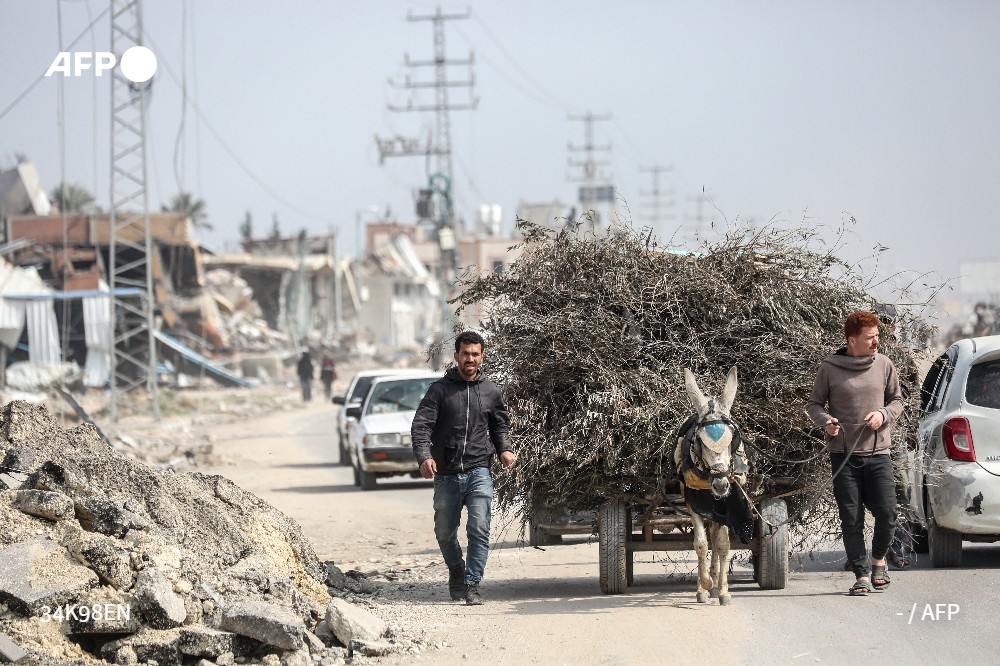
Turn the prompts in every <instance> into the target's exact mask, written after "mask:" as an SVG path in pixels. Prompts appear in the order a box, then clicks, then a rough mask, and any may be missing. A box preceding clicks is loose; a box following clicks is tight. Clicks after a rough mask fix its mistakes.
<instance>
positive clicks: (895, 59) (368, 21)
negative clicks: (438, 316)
mask: <svg viewBox="0 0 1000 666" xmlns="http://www.w3.org/2000/svg"><path fill="white" fill-rule="evenodd" d="M437 4H441V7H442V9H443V10H445V11H446V12H455V13H460V12H463V11H464V10H465V9H466V8H469V9H470V10H471V18H469V19H467V20H461V21H449V22H448V23H447V28H446V34H447V45H448V54H449V56H450V57H453V58H464V57H467V56H468V53H469V51H470V50H474V51H475V57H476V65H475V77H476V87H475V95H476V96H477V97H478V98H479V106H478V109H477V110H475V111H473V112H467V111H463V112H455V113H453V114H452V124H453V130H452V142H453V146H454V152H455V172H456V182H455V190H456V197H457V207H458V211H459V213H461V214H462V215H464V216H465V217H466V218H467V219H469V218H473V217H474V215H475V211H476V209H477V207H478V205H479V204H481V203H487V202H497V203H500V204H501V205H502V206H503V211H504V223H505V225H506V226H507V227H508V228H509V227H510V225H511V223H512V221H513V216H514V211H515V208H516V206H517V204H518V202H520V201H547V200H549V201H550V200H553V199H556V198H558V199H560V200H561V201H562V202H564V203H572V201H573V199H574V198H575V187H576V186H575V184H572V183H570V182H568V181H567V174H568V173H570V171H571V170H570V169H569V168H568V167H567V157H568V152H567V143H569V142H572V143H575V144H581V143H582V142H583V123H581V122H577V121H571V120H568V119H567V115H568V114H571V113H573V114H578V113H582V112H585V111H587V110H591V111H593V112H595V113H606V112H610V113H611V114H612V115H613V120H611V121H608V122H600V123H596V124H595V138H596V140H597V142H598V143H605V142H607V141H610V142H611V143H612V145H613V153H612V160H613V167H612V171H613V173H614V183H615V185H616V186H617V189H618V191H619V194H620V195H621V196H622V197H623V198H624V199H625V200H626V201H627V202H628V205H629V206H630V207H631V209H632V211H633V216H636V213H637V211H638V210H639V209H640V207H641V204H642V202H644V201H646V199H645V198H644V197H643V196H642V195H641V193H640V190H642V191H648V190H650V189H651V188H652V181H651V178H650V176H649V175H648V174H643V173H640V170H639V167H640V166H649V165H652V164H662V165H672V166H673V167H674V168H673V171H672V172H670V173H669V174H666V175H664V176H663V180H662V183H661V185H662V186H663V187H664V188H666V189H669V188H672V189H673V190H674V195H673V197H672V198H673V199H674V200H675V202H676V206H675V207H674V209H673V210H672V213H673V214H674V215H676V216H677V220H676V221H674V222H672V223H670V225H671V227H672V226H675V225H677V224H683V223H685V222H688V224H692V223H691V222H690V219H691V218H692V217H693V216H694V215H695V214H696V212H697V211H696V207H695V204H694V203H693V198H694V197H696V195H697V194H698V193H699V192H701V191H702V189H703V188H704V189H705V190H707V191H709V192H710V193H711V196H712V198H713V199H714V201H715V202H716V205H717V206H718V208H719V209H720V210H721V211H722V213H724V214H725V215H726V216H727V217H728V218H729V219H734V218H737V217H752V218H754V219H756V220H760V221H764V220H768V219H771V218H775V217H776V218H777V219H779V220H785V221H796V220H801V219H803V217H808V218H810V219H811V220H813V221H816V222H821V223H824V224H828V225H834V226H836V225H839V224H840V223H841V221H842V220H843V219H846V218H849V217H851V216H853V217H854V218H855V219H856V220H857V224H856V225H855V226H854V227H853V228H854V233H855V236H853V237H852V238H851V239H850V245H849V247H847V248H845V249H844V251H843V254H844V255H845V256H847V257H848V258H851V259H856V258H858V257H861V256H863V255H866V254H868V253H869V252H870V250H871V248H872V247H874V246H875V245H876V244H879V243H881V244H882V245H885V246H888V247H889V248H890V251H889V252H888V253H887V255H886V256H887V257H888V264H889V265H890V266H891V267H893V268H899V269H914V270H919V271H937V272H939V273H940V274H941V275H942V276H944V277H952V276H955V275H957V273H958V262H959V261H960V260H961V259H995V260H1000V247H998V246H1000V241H998V238H1000V234H998V233H997V231H996V228H997V217H998V213H1000V132H998V128H997V124H998V122H1000V38H998V35H1000V3H996V2H985V1H984V2H968V1H967V2H961V3H955V2H945V1H940V2H913V1H908V2H878V1H870V0H868V1H863V2H841V1H838V2H818V1H817V2H802V1H795V2H767V3H762V2H735V1H733V2H705V1H698V2H694V1H689V2H666V1H662V2H654V1H626V2H618V3H612V2H596V1H592V0H574V1H568V0H566V1H556V0H503V1H489V2H472V3H469V4H464V3H462V4H458V3H432V2H425V1H410V2H396V1H389V0H378V1H368V2H359V1H358V0H352V1H351V2H342V1H339V0H338V1H322V2H321V1H318V0H311V1H303V0H292V1H289V2H274V1H273V0H270V1H267V2H264V1H261V0H240V1H239V2H237V1H236V0H219V1H209V0H202V1H200V2H196V1H195V0H146V2H145V3H144V18H145V28H146V35H147V40H146V45H147V46H149V47H150V48H151V49H153V51H154V52H155V53H156V55H157V57H158V59H159V61H160V71H159V72H158V74H157V76H156V79H155V82H154V87H153V98H152V102H151V107H150V113H149V147H150V152H149V158H150V167H151V168H150V171H149V191H150V202H151V205H152V206H153V207H156V208H158V207H159V205H160V204H161V203H164V202H166V201H168V200H169V198H170V197H171V196H172V195H173V194H175V193H176V192H177V191H178V190H179V189H184V190H189V191H192V192H194V193H195V194H196V196H198V197H200V198H203V199H204V200H205V202H206V204H207V210H208V213H209V219H210V222H211V223H212V224H213V225H214V226H215V231H214V232H210V233H207V234H204V235H205V240H207V241H208V242H209V243H210V244H212V245H214V246H216V247H219V248H227V247H228V249H234V248H235V242H236V240H237V238H238V232H237V229H238V225H239V224H240V222H241V221H242V219H243V216H244V211H246V210H249V211H251V212H252V214H253V219H254V225H255V230H256V231H257V233H258V235H266V234H267V232H268V231H269V230H270V228H271V217H272V213H274V212H277V214H278V216H279V219H280V224H281V228H282V230H283V231H285V233H286V234H288V235H291V234H294V233H296V232H297V231H298V230H299V229H301V228H302V227H306V228H307V229H309V230H310V232H314V233H323V232H326V231H327V229H328V228H330V227H339V228H340V230H341V236H340V237H341V238H342V239H343V242H344V247H345V248H346V249H348V250H350V249H352V248H353V237H354V223H355V218H356V215H357V214H358V211H359V210H364V209H366V208H368V207H369V206H372V205H380V206H381V205H384V204H389V205H390V206H391V207H392V210H393V212H394V214H395V216H396V217H398V218H399V219H400V220H401V221H404V222H406V221H412V219H413V212H412V211H413V203H412V201H413V199H412V191H413V190H414V189H416V188H417V187H420V186H422V185H423V184H424V183H425V182H426V178H427V171H426V168H425V163H424V160H423V159H420V158H395V159H392V160H389V161H387V162H386V164H385V165H384V166H380V165H379V160H378V151H377V149H376V146H375V142H374V135H375V134H379V135H383V136H392V135H395V134H401V135H405V136H419V135H424V136H425V135H426V133H427V131H428V130H429V129H430V128H431V127H433V118H432V117H431V116H430V115H428V114H419V113H392V112H390V111H388V110H387V109H386V104H387V103H388V102H394V103H397V104H405V101H406V99H407V93H406V92H405V91H401V90H395V89H393V88H392V87H390V86H389V85H388V83H387V79H388V78H390V77H392V78H394V79H396V80H400V81H401V80H402V79H403V77H404V76H405V74H406V68H405V67H404V66H403V58H404V54H405V53H409V55H410V57H411V59H414V60H422V59H428V58H430V57H431V56H432V54H433V42H432V27H431V25H432V24H431V23H430V22H409V21H407V20H406V16H407V12H408V11H410V10H412V11H413V12H414V13H416V14H428V13H433V11H434V9H435V7H436V6H437ZM59 6H61V14H62V35H63V38H62V42H63V44H67V43H69V42H70V41H71V40H72V39H73V38H75V37H76V36H77V35H78V34H80V33H81V31H83V29H84V28H85V27H86V26H87V24H88V23H89V22H90V19H89V18H88V17H96V16H97V15H98V14H99V13H100V12H102V11H104V10H105V9H106V8H107V6H108V3H107V2H101V1H98V0H76V1H65V0H64V1H63V2H62V3H61V5H60V4H59V3H58V2H57V0H45V1H43V0H0V113H3V110H4V109H5V108H7V106H8V105H9V104H10V103H11V102H12V101H13V100H14V99H15V98H16V97H17V96H18V95H19V94H21V93H22V92H23V91H24V90H26V89H27V88H28V87H29V86H30V85H31V84H32V82H33V81H35V79H36V78H38V77H39V76H40V75H41V74H43V73H44V72H45V71H46V69H47V68H48V66H49V64H50V63H51V62H52V60H53V58H54V57H55V55H56V53H57V52H58V51H59V50H60V47H59V44H60V42H59V20H58V13H57V7H59ZM109 27H110V19H109V18H108V17H107V16H105V17H104V18H103V19H101V20H100V21H99V22H98V24H97V26H96V28H95V29H94V31H93V33H92V36H87V37H85V38H83V39H82V40H81V41H80V42H79V44H78V45H77V46H76V47H75V48H74V50H77V51H79V50H97V51H104V50H108V48H109V46H110V38H109ZM168 69H169V70H172V71H173V72H174V74H175V75H176V76H177V77H178V78H181V77H182V76H183V78H184V79H185V81H186V87H187V91H188V97H189V99H190V100H191V101H192V102H194V104H196V105H197V107H198V109H199V110H200V112H201V114H202V115H203V116H204V117H205V118H206V119H207V121H208V123H209V124H210V125H211V127H212V129H211V130H210V129H209V128H207V127H206V126H205V125H204V124H202V123H201V122H200V121H199V119H198V116H197V114H196V112H195V111H194V110H193V109H192V108H191V107H190V106H189V107H187V111H186V112H185V113H182V108H183V104H182V95H181V87H180V85H179V83H178V82H176V81H175V80H174V78H173V77H172V76H171V74H170V73H169V71H168ZM463 73H464V70H462V69H458V70H455V71H454V72H453V73H452V74H453V77H454V78H456V79H458V78H461V77H462V75H463ZM430 75H431V72H430V71H429V70H426V69H425V70H424V71H422V72H420V73H416V74H415V78H418V79H420V80H430ZM109 81H110V79H109V77H107V76H105V77H102V78H101V79H96V78H95V77H94V76H93V75H92V74H90V73H88V74H87V75H85V76H83V77H81V78H76V79H66V80H65V81H64V86H65V109H66V111H65V132H64V134H65V140H64V142H63V146H64V148H63V149H62V150H61V149H60V126H59V122H58V118H59V103H58V90H59V85H60V84H59V81H58V77H52V78H47V79H44V80H42V81H41V82H40V83H39V84H38V85H37V86H36V87H35V88H34V89H33V90H32V91H31V92H30V93H29V94H28V95H27V96H26V97H25V98H24V99H23V100H22V101H21V102H19V103H18V104H17V105H16V106H15V107H14V108H13V109H12V110H10V111H9V112H8V113H7V114H6V115H5V116H3V117H2V118H0V166H4V167H8V166H11V165H12V163H13V162H14V155H15V153H17V152H22V153H25V154H26V155H27V156H28V157H29V158H30V159H31V160H33V161H34V162H35V164H36V165H37V166H38V168H39V170H40V172H41V175H42V178H43V180H44V182H45V184H46V188H47V189H50V190H51V188H52V187H53V186H55V185H56V184H57V183H58V181H59V180H60V178H61V172H62V171H63V170H64V171H65V176H66V179H67V180H68V181H70V182H76V183H80V184H82V185H84V186H86V187H88V188H89V189H91V190H94V191H95V192H96V194H97V197H98V200H99V202H100V203H101V204H102V205H104V206H107V200H108V194H107V189H108V184H107V183H108V168H109V167H108V161H109V154H110V146H109V142H108V130H109V126H110V120H109V105H110V82H109ZM423 99H424V100H429V99H430V98H429V97H424V98H423ZM464 100H465V98H464V96H463V94H462V93H461V92H455V93H454V97H453V101H455V102H456V103H457V102H462V101H464ZM213 130H214V131H213ZM215 133H217V134H218V135H219V136H220V137H221V138H222V140H223V141H225V143H226V144H227V145H228V146H229V148H230V149H231V151H232V152H233V153H235V156H236V158H235V159H234V157H232V156H230V155H229V154H228V152H227V151H226V150H225V149H224V148H223V147H222V146H221V145H220V143H219V141H218V140H217V139H216V137H215V136H214V135H213V134H215ZM61 152H64V154H65V161H64V162H63V161H62V160H61V159H60V153H61ZM237 160H238V161H239V163H242V164H243V165H244V166H243V168H241V167H240V166H239V164H238V162H237ZM95 165H96V173H95ZM245 170H249V171H250V172H252V173H253V174H254V175H255V176H256V177H257V178H258V179H259V180H260V181H262V182H263V183H264V184H265V185H266V189H265V188H263V187H261V185H260V184H258V183H257V182H255V181H254V180H253V179H252V178H251V177H249V176H248V175H247V173H246V171H245ZM268 190H269V191H268ZM705 212H706V214H709V213H714V214H715V216H716V217H717V218H718V217H720V215H719V214H718V213H715V211H711V210H710V209H708V208H706V209H705ZM306 215H308V216H309V217H306ZM363 215H365V216H367V215H368V214H367V213H363ZM657 231H658V232H660V233H667V232H669V229H668V227H667V226H662V227H661V228H659V229H658V230H657Z"/></svg>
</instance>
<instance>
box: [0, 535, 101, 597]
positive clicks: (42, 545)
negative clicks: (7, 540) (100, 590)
mask: <svg viewBox="0 0 1000 666" xmlns="http://www.w3.org/2000/svg"><path fill="white" fill-rule="evenodd" d="M97 583H98V578H97V574H95V573H94V572H93V571H91V570H90V569H88V568H87V567H85V566H83V565H81V564H79V563H78V562H75V561H74V560H73V559H72V558H71V557H70V556H69V554H68V553H67V552H66V549H65V548H63V547H62V546H60V545H59V544H58V543H56V542H55V541H52V540H51V539H49V538H48V537H44V536H40V537H36V538H34V539H32V540H31V541H27V542H24V543H17V544H14V545H12V546H8V547H7V548H4V549H3V550H0V601H3V602H5V603H7V604H9V605H10V606H12V607H13V608H14V609H16V610H17V611H18V612H20V613H23V614H25V615H35V614H38V613H40V612H41V611H42V610H43V609H44V608H45V607H48V609H49V610H50V611H51V610H53V609H54V608H56V607H58V606H59V605H61V604H63V603H66V602H67V601H69V600H70V599H72V598H74V596H75V595H77V594H78V593H80V592H83V591H84V590H87V589H89V588H91V587H94V586H95V585H97Z"/></svg>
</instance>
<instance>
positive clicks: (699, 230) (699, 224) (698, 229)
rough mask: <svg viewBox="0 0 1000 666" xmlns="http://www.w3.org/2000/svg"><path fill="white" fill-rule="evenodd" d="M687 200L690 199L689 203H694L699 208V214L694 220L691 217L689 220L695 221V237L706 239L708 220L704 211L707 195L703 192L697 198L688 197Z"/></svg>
mask: <svg viewBox="0 0 1000 666" xmlns="http://www.w3.org/2000/svg"><path fill="white" fill-rule="evenodd" d="M687 199H688V201H691V202H694V204H695V205H696V206H697V209H698V212H697V213H696V214H695V216H694V217H693V218H690V217H689V218H688V219H689V220H694V223H695V228H694V233H695V236H696V237H697V238H699V239H704V231H705V219H706V218H705V212H704V209H705V203H706V201H707V199H706V197H705V193H704V192H701V193H699V194H698V195H697V196H693V197H692V196H688V198H687Z"/></svg>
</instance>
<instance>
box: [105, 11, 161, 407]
mask: <svg viewBox="0 0 1000 666" xmlns="http://www.w3.org/2000/svg"><path fill="white" fill-rule="evenodd" d="M133 46H142V6H141V4H140V1H139V0H111V50H112V52H114V54H115V56H116V57H117V59H118V62H121V60H122V54H124V53H125V51H127V50H128V49H129V48H131V47H133ZM151 87H152V81H146V82H144V83H133V82H132V81H130V80H128V79H127V78H125V76H124V74H123V73H122V71H121V68H120V67H116V68H114V70H113V73H112V81H111V183H110V189H111V197H110V199H111V221H110V226H109V243H108V244H109V250H108V272H107V274H108V278H109V282H110V285H109V286H110V288H111V297H110V299H109V300H110V303H111V304H110V308H111V327H112V341H111V420H112V421H114V422H117V420H118V400H119V397H120V395H121V393H122V392H126V391H130V390H132V389H134V388H137V387H139V386H141V385H142V384H143V383H145V384H146V386H147V388H148V390H149V395H150V399H151V401H152V407H153V414H154V417H155V418H156V420H157V421H159V419H160V404H159V399H158V397H157V392H156V376H157V373H156V367H157V363H156V341H155V338H154V337H153V336H154V333H155V325H154V319H153V316H154V312H153V310H154V304H155V300H154V296H153V275H152V270H151V269H150V265H151V257H152V256H153V245H152V239H151V237H150V233H149V196H148V193H147V191H146V104H147V103H148V101H149V95H150V89H151ZM136 289H138V290H139V291H138V292H136Z"/></svg>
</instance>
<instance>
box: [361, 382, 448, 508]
mask: <svg viewBox="0 0 1000 666" xmlns="http://www.w3.org/2000/svg"><path fill="white" fill-rule="evenodd" d="M440 378H441V373H432V372H424V373H423V374H420V375H414V374H407V375H389V376H385V377H376V378H375V380H374V381H373V382H372V385H371V388H370V389H369V390H368V394H367V395H366V396H365V399H364V402H363V403H362V404H361V406H357V405H350V406H348V407H346V408H345V411H346V412H347V416H348V417H353V418H356V419H357V424H356V425H355V426H354V427H353V428H351V431H350V433H349V438H350V441H349V444H348V449H349V450H350V456H351V464H352V465H353V466H354V483H355V485H359V486H361V489H362V490H374V489H375V479H376V478H378V477H380V476H381V477H386V476H395V475H404V474H406V475H409V476H412V477H414V478H417V477H419V476H420V467H419V465H417V458H416V456H415V455H414V454H413V442H412V440H411V439H410V426H411V425H412V424H413V416H414V414H416V411H417V407H418V406H419V405H420V401H421V400H423V398H424V395H426V394H427V389H428V388H429V387H430V385H431V384H433V383H434V382H436V381H437V380H438V379H440Z"/></svg>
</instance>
